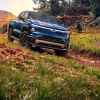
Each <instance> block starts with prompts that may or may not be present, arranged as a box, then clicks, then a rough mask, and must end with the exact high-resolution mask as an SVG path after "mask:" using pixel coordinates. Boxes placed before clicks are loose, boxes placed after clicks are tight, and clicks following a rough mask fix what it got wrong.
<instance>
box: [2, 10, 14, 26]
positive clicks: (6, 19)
mask: <svg viewBox="0 0 100 100" xmlns="http://www.w3.org/2000/svg"><path fill="white" fill-rule="evenodd" d="M14 18H15V15H13V14H12V13H10V12H8V11H3V10H0V27H2V26H3V25H4V24H6V23H7V22H9V21H10V20H12V19H14Z"/></svg>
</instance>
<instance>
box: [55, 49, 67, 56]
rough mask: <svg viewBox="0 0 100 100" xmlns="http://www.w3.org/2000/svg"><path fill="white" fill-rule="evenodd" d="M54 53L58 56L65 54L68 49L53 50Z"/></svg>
mask: <svg viewBox="0 0 100 100" xmlns="http://www.w3.org/2000/svg"><path fill="white" fill-rule="evenodd" d="M55 53H56V54H57V55H59V56H67V55H68V50H55Z"/></svg>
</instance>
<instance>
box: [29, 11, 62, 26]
mask: <svg viewBox="0 0 100 100" xmlns="http://www.w3.org/2000/svg"><path fill="white" fill-rule="evenodd" d="M29 17H30V18H32V19H36V20H40V21H44V22H49V23H52V24H60V25H61V24H62V23H61V21H59V20H57V19H56V18H55V17H54V16H50V15H47V14H43V13H42V14H41V13H38V12H30V14H29Z"/></svg>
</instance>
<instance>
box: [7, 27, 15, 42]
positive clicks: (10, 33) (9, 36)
mask: <svg viewBox="0 0 100 100" xmlns="http://www.w3.org/2000/svg"><path fill="white" fill-rule="evenodd" d="M12 34H13V28H12V27H10V28H9V30H8V40H9V41H11V42H13V41H14V39H13V38H12V37H11V35H12Z"/></svg>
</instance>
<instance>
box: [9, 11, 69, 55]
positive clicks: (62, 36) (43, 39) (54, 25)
mask: <svg viewBox="0 0 100 100" xmlns="http://www.w3.org/2000/svg"><path fill="white" fill-rule="evenodd" d="M69 33H70V32H69V31H68V30H67V29H66V28H65V27H64V26H63V25H62V24H61V23H59V21H57V19H56V18H55V17H53V16H48V15H46V14H39V13H37V12H33V11H23V12H22V13H20V14H19V16H18V17H17V18H16V19H15V20H13V21H11V22H10V23H9V27H8V40H9V41H14V40H19V41H20V43H21V44H22V45H23V46H29V47H40V48H41V49H52V50H54V52H55V53H60V54H64V55H65V54H67V52H68V46H69V40H70V34H69Z"/></svg>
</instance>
